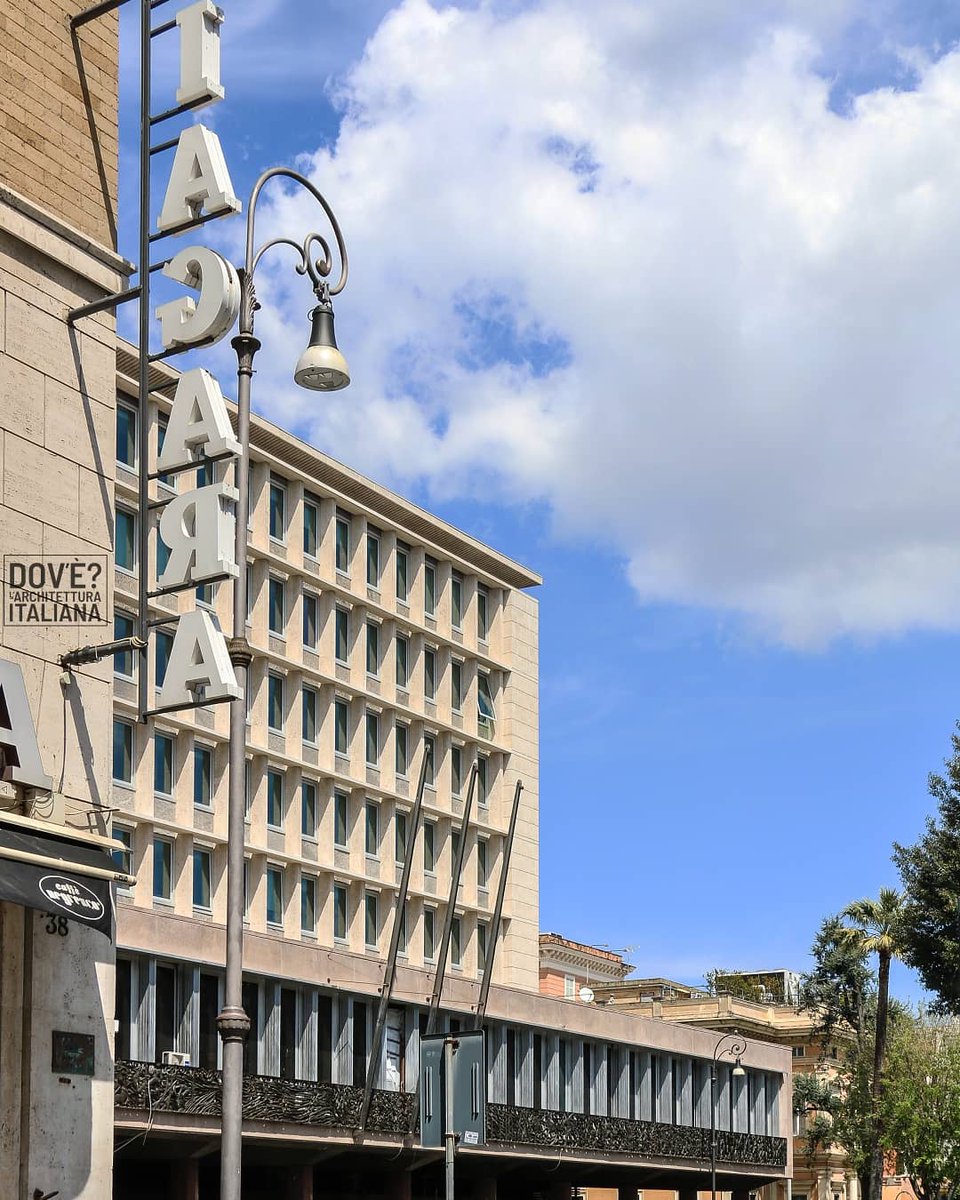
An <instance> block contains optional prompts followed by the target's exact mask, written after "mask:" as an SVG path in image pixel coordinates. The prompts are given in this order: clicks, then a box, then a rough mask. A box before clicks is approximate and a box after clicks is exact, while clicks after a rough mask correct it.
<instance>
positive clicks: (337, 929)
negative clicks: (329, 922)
mask: <svg viewBox="0 0 960 1200" xmlns="http://www.w3.org/2000/svg"><path fill="white" fill-rule="evenodd" d="M333 936H334V938H335V939H336V940H337V941H338V942H343V941H346V937H347V889H346V888H345V887H344V886H343V884H342V883H335V884H334V885H333Z"/></svg>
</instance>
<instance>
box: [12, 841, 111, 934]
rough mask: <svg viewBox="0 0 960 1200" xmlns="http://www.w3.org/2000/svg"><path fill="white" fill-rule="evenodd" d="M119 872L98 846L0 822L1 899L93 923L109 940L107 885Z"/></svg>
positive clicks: (109, 912) (85, 922)
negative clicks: (16, 827) (0, 823)
mask: <svg viewBox="0 0 960 1200" xmlns="http://www.w3.org/2000/svg"><path fill="white" fill-rule="evenodd" d="M119 874H120V872H119V871H118V870H117V864H116V863H115V862H114V861H113V859H112V858H111V857H110V855H109V854H108V853H107V851H106V850H103V849H101V848H100V847H99V846H95V845H92V844H90V843H84V842H74V841H71V840H70V839H69V838H61V837H54V836H53V835H52V834H48V833H38V832H34V831H33V830H30V831H27V830H25V829H14V828H12V827H11V826H9V825H3V826H0V900H10V901H12V902H13V903H14V904H22V905H24V906H25V907H26V908H37V909H40V911H41V912H51V913H56V914H57V915H58V916H65V917H67V918H68V919H69V920H71V921H80V922H82V924H84V925H92V926H93V927H94V929H99V930H100V932H101V933H105V934H106V935H107V937H108V938H111V939H112V938H113V917H114V910H113V895H112V889H111V887H110V884H111V882H112V881H113V880H114V879H116V878H117V877H118V875H119Z"/></svg>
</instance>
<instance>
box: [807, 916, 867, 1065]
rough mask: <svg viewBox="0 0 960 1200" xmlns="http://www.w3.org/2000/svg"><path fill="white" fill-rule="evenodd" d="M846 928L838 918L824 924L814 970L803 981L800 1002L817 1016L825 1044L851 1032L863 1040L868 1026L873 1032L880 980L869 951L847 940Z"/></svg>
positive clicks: (813, 949) (815, 945) (814, 949)
mask: <svg viewBox="0 0 960 1200" xmlns="http://www.w3.org/2000/svg"><path fill="white" fill-rule="evenodd" d="M843 928H844V925H843V921H842V919H841V918H840V917H838V916H837V917H827V918H825V920H824V921H822V922H821V925H820V928H819V930H818V931H817V936H816V939H815V941H814V943H813V946H812V947H811V950H810V954H811V956H812V958H813V970H812V971H810V972H809V973H808V974H806V975H804V976H803V978H802V980H801V981H800V1003H801V1005H802V1007H803V1008H806V1009H808V1010H809V1011H810V1012H811V1013H812V1014H813V1015H814V1016H815V1017H816V1020H817V1027H816V1032H817V1034H818V1035H819V1037H820V1040H821V1042H822V1043H824V1044H827V1043H828V1042H830V1041H832V1040H833V1039H834V1038H835V1037H837V1036H838V1035H839V1036H844V1035H847V1034H848V1031H852V1032H853V1034H854V1036H855V1037H856V1038H857V1039H858V1040H859V1039H861V1038H862V1037H863V1036H864V1035H865V1033H866V1032H867V1028H868V1024H869V1031H870V1033H871V1035H872V1032H873V1023H872V1012H873V1009H874V1003H873V1002H874V997H875V995H876V977H875V975H874V973H873V972H872V971H871V970H870V967H869V965H868V962H867V953H866V951H865V950H864V949H862V947H858V946H855V945H852V944H851V943H850V942H849V940H848V939H846V938H844V937H843V935H842V932H841V931H842V930H843Z"/></svg>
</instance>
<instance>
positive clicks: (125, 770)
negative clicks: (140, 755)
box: [113, 721, 133, 783]
mask: <svg viewBox="0 0 960 1200" xmlns="http://www.w3.org/2000/svg"><path fill="white" fill-rule="evenodd" d="M113 777H114V779H117V780H119V781H120V782H121V783H132V782H133V726H132V725H130V724H128V723H127V722H126V721H114V723H113Z"/></svg>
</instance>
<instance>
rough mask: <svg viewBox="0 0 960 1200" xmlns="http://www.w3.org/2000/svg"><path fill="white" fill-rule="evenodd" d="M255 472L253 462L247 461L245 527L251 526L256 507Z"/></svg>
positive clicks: (250, 527) (249, 527)
mask: <svg viewBox="0 0 960 1200" xmlns="http://www.w3.org/2000/svg"><path fill="white" fill-rule="evenodd" d="M256 478H257V476H256V472H255V471H254V469H253V463H252V462H248V463H247V528H248V529H252V528H253V514H254V513H255V512H256V508H257V488H256Z"/></svg>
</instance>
